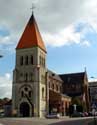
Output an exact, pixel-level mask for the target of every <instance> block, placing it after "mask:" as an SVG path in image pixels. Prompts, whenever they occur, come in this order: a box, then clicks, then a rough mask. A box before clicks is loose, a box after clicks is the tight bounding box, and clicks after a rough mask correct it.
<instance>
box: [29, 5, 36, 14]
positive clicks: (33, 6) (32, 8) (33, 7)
mask: <svg viewBox="0 0 97 125" xmlns="http://www.w3.org/2000/svg"><path fill="white" fill-rule="evenodd" d="M30 9H31V10H32V14H33V10H34V9H35V5H34V4H33V3H32V7H31V8H30Z"/></svg>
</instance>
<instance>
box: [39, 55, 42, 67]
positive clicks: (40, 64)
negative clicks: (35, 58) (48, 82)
mask: <svg viewBox="0 0 97 125" xmlns="http://www.w3.org/2000/svg"><path fill="white" fill-rule="evenodd" d="M39 60H40V65H41V63H42V62H41V56H40V57H39Z"/></svg>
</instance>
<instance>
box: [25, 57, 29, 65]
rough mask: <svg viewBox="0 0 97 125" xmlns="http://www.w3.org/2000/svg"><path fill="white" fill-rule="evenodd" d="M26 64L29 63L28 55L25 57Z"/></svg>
mask: <svg viewBox="0 0 97 125" xmlns="http://www.w3.org/2000/svg"><path fill="white" fill-rule="evenodd" d="M25 65H28V56H26V57H25Z"/></svg>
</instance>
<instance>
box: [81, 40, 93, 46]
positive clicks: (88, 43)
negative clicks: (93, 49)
mask: <svg viewBox="0 0 97 125" xmlns="http://www.w3.org/2000/svg"><path fill="white" fill-rule="evenodd" d="M81 45H83V46H87V47H89V46H90V45H91V44H90V41H86V40H85V41H83V42H82V43H81Z"/></svg>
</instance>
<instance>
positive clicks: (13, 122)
mask: <svg viewBox="0 0 97 125" xmlns="http://www.w3.org/2000/svg"><path fill="white" fill-rule="evenodd" d="M91 119H92V120H93V118H91V117H87V118H85V117H83V118H82V117H81V118H69V117H66V116H65V117H61V118H59V119H46V118H0V125H88V123H89V122H90V121H91Z"/></svg>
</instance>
